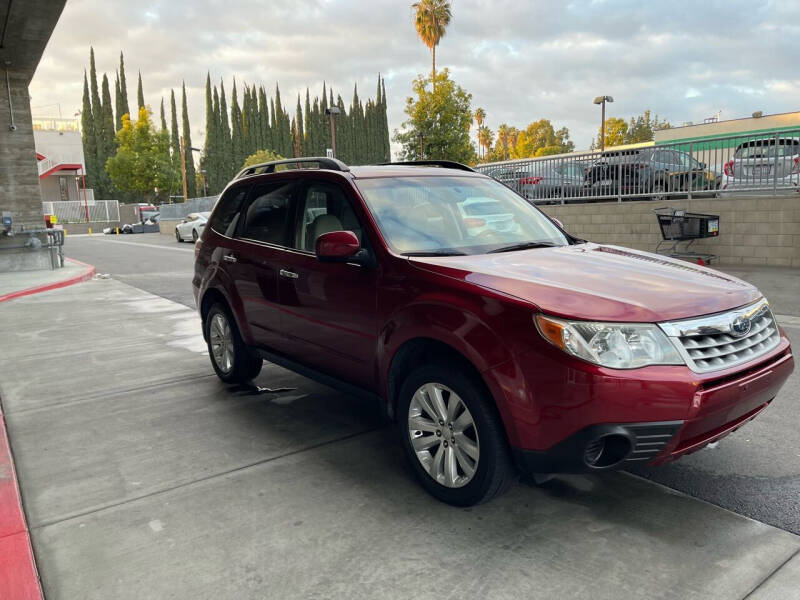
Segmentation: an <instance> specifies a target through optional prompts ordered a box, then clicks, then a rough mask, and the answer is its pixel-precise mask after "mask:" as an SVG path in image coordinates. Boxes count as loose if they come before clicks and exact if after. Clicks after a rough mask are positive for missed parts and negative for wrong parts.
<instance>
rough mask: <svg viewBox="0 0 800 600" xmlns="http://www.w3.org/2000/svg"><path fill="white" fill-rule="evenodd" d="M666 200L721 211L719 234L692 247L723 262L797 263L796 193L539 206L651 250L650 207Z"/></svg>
mask: <svg viewBox="0 0 800 600" xmlns="http://www.w3.org/2000/svg"><path fill="white" fill-rule="evenodd" d="M664 205H669V206H670V207H672V208H677V209H683V210H686V211H687V212H697V213H708V214H715V215H719V217H720V223H719V228H720V234H719V236H718V237H716V238H707V239H705V240H698V241H697V242H695V244H694V245H693V247H692V249H693V250H697V251H698V252H710V253H712V254H716V255H717V256H718V257H719V259H718V261H719V263H721V264H728V265H737V264H743V265H771V266H784V267H798V268H800V198H796V197H786V198H709V199H701V200H669V201H667V202H664V203H663V204H662V203H654V202H651V201H645V202H622V203H618V202H603V203H591V204H572V205H570V204H565V205H553V206H542V207H541V208H542V210H544V212H546V213H547V214H548V215H550V216H551V217H555V218H557V219H559V220H560V221H561V222H562V223H564V227H565V228H566V230H567V231H568V232H569V233H571V234H573V235H575V236H577V237H580V238H583V239H586V240H589V241H592V242H599V243H606V244H614V245H618V246H626V247H629V248H636V249H639V250H647V251H653V250H655V247H656V245H657V244H658V242H659V241H660V240H661V232H660V229H659V227H658V223H657V221H656V216H655V214H654V213H653V212H652V211H653V209H654V208H657V207H660V206H664Z"/></svg>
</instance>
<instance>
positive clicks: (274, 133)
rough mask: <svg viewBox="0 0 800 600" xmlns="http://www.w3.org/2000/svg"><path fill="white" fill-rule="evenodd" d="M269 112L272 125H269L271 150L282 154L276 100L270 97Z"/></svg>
mask: <svg viewBox="0 0 800 600" xmlns="http://www.w3.org/2000/svg"><path fill="white" fill-rule="evenodd" d="M269 114H270V126H269V139H270V143H271V145H270V150H272V151H273V152H275V153H277V154H280V148H279V146H280V135H279V133H278V131H279V128H278V120H277V115H276V114H275V101H274V100H273V99H272V98H270V99H269Z"/></svg>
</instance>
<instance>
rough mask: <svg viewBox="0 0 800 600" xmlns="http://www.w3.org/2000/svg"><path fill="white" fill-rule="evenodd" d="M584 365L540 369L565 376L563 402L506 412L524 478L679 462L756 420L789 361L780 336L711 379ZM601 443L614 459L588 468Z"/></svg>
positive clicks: (673, 370)
mask: <svg viewBox="0 0 800 600" xmlns="http://www.w3.org/2000/svg"><path fill="white" fill-rule="evenodd" d="M540 363H541V360H540ZM584 365H586V364H585V363H584ZM584 365H582V368H581V372H580V374H579V373H578V371H577V369H575V368H574V366H571V367H566V371H565V370H564V368H565V366H564V365H561V373H560V374H559V367H557V366H555V361H554V364H549V365H545V366H546V367H548V371H549V373H550V376H552V377H558V378H559V379H560V378H561V377H565V378H564V379H561V382H562V384H561V387H562V388H563V387H566V390H564V391H563V392H562V395H561V396H560V397H558V396H556V397H552V396H551V397H550V399H549V400H545V399H544V398H537V400H538V403H539V404H540V406H538V407H537V408H536V409H533V410H530V411H527V412H522V411H521V403H518V404H517V405H512V406H511V412H512V413H515V414H514V417H513V418H514V419H515V427H516V431H515V435H516V440H517V443H515V442H514V441H512V447H514V455H515V458H516V461H517V463H518V465H519V466H520V467H521V468H522V469H523V470H524V471H527V472H531V473H576V472H592V471H602V470H610V469H619V468H624V467H627V466H631V465H634V464H653V465H658V464H663V463H665V462H669V461H673V460H676V459H677V458H680V457H681V456H683V455H684V454H690V453H692V452H695V451H697V450H700V449H701V448H703V447H705V446H706V445H708V444H709V443H711V442H715V441H717V440H719V439H721V438H722V437H724V436H726V435H728V434H729V433H731V432H733V431H735V430H736V429H738V428H739V427H741V426H742V425H744V424H745V423H747V422H748V421H750V420H752V419H754V418H755V417H756V416H758V415H759V414H760V413H761V412H762V411H763V410H764V409H765V408H766V407H767V406H768V405H769V403H770V402H771V401H772V400H773V399H774V398H775V396H776V395H777V393H778V391H779V390H780V388H781V387H782V386H783V384H784V383H785V381H786V379H787V378H788V377H789V375H790V374H791V372H792V370H793V368H794V359H793V356H792V352H791V348H790V347H789V342H788V340H787V339H786V337H785V335H783V334H782V335H781V340H780V343H779V344H778V346H777V347H776V348H775V349H774V350H772V351H771V352H769V353H768V354H767V355H765V356H763V357H761V358H760V359H759V360H757V361H755V362H754V363H751V364H747V365H742V366H740V367H738V368H734V369H729V370H724V371H719V372H716V373H706V374H702V375H700V374H697V373H692V372H691V371H689V370H688V369H687V368H681V367H663V368H662V367H656V368H646V369H639V370H635V371H629V372H627V373H626V372H622V373H620V372H616V377H614V378H612V377H610V376H609V370H607V369H597V368H595V367H592V366H588V365H586V366H584ZM540 366H541V365H540ZM687 375H688V376H687ZM565 381H566V382H567V383H566V386H564V384H563V382H565ZM543 402H546V404H545V405H544V406H542V405H541V404H542V403H543ZM600 440H607V441H609V442H613V443H609V444H608V445H609V447H610V448H611V452H610V454H609V456H606V457H605V459H603V460H598V461H596V462H594V463H593V462H592V460H591V458H592V456H594V455H595V454H596V450H597V444H599V443H600ZM604 443H605V442H604ZM601 456H602V455H601Z"/></svg>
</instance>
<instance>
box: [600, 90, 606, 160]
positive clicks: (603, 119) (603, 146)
mask: <svg viewBox="0 0 800 600" xmlns="http://www.w3.org/2000/svg"><path fill="white" fill-rule="evenodd" d="M600 114H601V117H600V152H603V151H604V150H605V149H606V99H605V97H603V108H602V111H601V113H600Z"/></svg>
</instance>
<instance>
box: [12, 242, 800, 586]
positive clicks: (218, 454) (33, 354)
mask: <svg viewBox="0 0 800 600" xmlns="http://www.w3.org/2000/svg"><path fill="white" fill-rule="evenodd" d="M67 254H68V256H71V257H74V258H77V259H80V260H84V261H87V262H92V261H94V263H95V264H96V266H97V269H98V272H99V273H109V274H110V278H109V279H98V280H95V281H91V282H87V283H84V284H81V285H76V286H72V287H70V288H66V289H63V290H58V291H54V292H47V293H44V294H39V295H35V296H30V297H27V298H22V299H18V300H14V301H13V302H9V303H7V304H6V305H5V306H4V313H5V315H6V317H7V318H9V319H10V320H11V321H13V322H15V323H17V324H18V325H19V326H18V327H15V329H14V331H13V332H12V333H11V334H10V335H8V336H7V338H6V343H5V344H4V345H3V347H2V349H1V350H0V353H1V354H2V358H3V364H4V365H6V367H7V374H6V376H5V377H4V380H3V383H2V388H0V393H2V402H3V411H4V413H5V418H6V420H7V425H8V430H9V437H10V440H11V444H12V449H13V452H14V456H15V459H16V464H17V469H18V475H19V479H20V484H21V489H22V494H23V500H24V505H25V508H26V512H27V516H28V525H29V527H30V529H31V535H32V539H33V545H34V551H35V554H36V559H37V565H38V568H39V571H40V575H41V577H42V581H43V584H44V589H45V594H46V596H47V598H77V597H81V598H112V597H113V598H142V597H153V598H166V597H192V598H238V597H265V598H267V597H280V598H309V597H314V598H342V597H352V598H362V597H363V598H381V597H396V596H397V595H398V590H403V594H404V595H409V596H414V597H422V598H433V597H440V598H441V597H461V598H482V597H491V598H512V597H514V598H516V597H520V596H525V597H537V598H538V597H541V598H549V597H554V596H556V595H561V596H564V597H570V598H589V597H591V598H640V597H651V598H703V599H707V598H744V597H749V598H792V597H796V594H797V589H796V587H795V586H796V581H797V579H796V578H797V577H798V574H797V572H798V570H799V569H800V554H798V551H800V538H798V537H797V535H795V534H796V533H798V532H800V526H798V523H799V521H798V515H797V502H796V498H797V497H798V493H799V492H800V487H798V482H800V476H799V475H798V464H800V461H798V460H797V457H798V456H800V438H799V437H798V433H797V432H796V430H795V429H796V428H795V427H794V425H793V422H794V421H793V415H795V413H796V411H795V406H796V402H797V399H798V397H799V396H800V393H798V375H797V374H794V375H793V378H792V380H790V382H789V383H788V384H787V386H786V388H785V389H784V391H783V392H782V394H781V395H780V396H779V397H778V399H777V400H776V402H775V403H774V405H773V406H772V407H770V409H769V410H768V411H767V412H766V413H765V414H764V415H763V416H762V417H761V418H759V419H758V420H756V421H755V422H753V423H751V424H749V425H748V426H747V427H746V428H744V429H742V430H741V431H739V432H737V433H736V434H734V435H732V436H729V437H728V438H726V439H725V440H723V441H722V443H721V444H720V445H719V447H718V448H716V449H707V450H704V451H703V452H700V453H698V454H695V455H692V456H689V457H686V458H685V459H683V460H682V461H680V462H678V463H675V464H674V465H671V466H668V467H664V468H661V469H658V470H648V471H642V472H641V473H639V474H637V475H634V474H629V473H616V474H608V475H602V476H564V477H557V478H555V479H553V480H551V481H550V482H548V483H547V484H545V485H543V486H540V487H531V486H528V485H522V484H521V485H518V486H516V487H514V488H513V489H512V490H511V492H510V493H509V494H507V495H505V496H503V497H502V498H499V499H498V500H496V501H493V502H491V503H489V504H486V505H481V506H478V507H475V508H472V509H456V508H453V507H449V506H446V505H444V504H441V503H438V502H437V501H435V500H433V499H432V498H430V497H429V496H428V495H427V494H426V493H425V492H424V491H423V490H421V489H420V488H419V486H418V485H416V484H415V483H414V481H413V480H412V479H411V476H410V474H409V473H408V472H407V471H406V469H405V467H404V464H403V460H402V454H401V450H400V448H399V445H398V443H397V441H396V436H395V433H394V430H393V428H392V427H391V426H389V425H386V424H385V423H383V422H382V421H381V419H380V417H379V415H378V414H377V411H376V410H375V407H374V406H371V405H368V404H365V403H364V402H363V401H361V400H357V399H355V398H352V397H348V396H346V395H343V394H340V393H338V392H335V391H333V390H330V389H328V388H325V387H323V386H320V385H318V384H316V383H313V382H311V381H309V380H307V379H304V378H302V377H299V376H297V375H294V374H292V373H289V372H288V371H285V370H283V369H281V368H278V367H274V366H266V367H265V369H264V370H263V371H262V373H261V375H260V376H259V378H258V380H257V381H256V383H257V384H258V386H261V387H255V388H237V387H226V386H224V385H223V384H221V383H220V382H219V381H218V380H217V378H216V377H215V376H214V375H213V372H212V371H211V368H210V366H209V363H208V357H207V356H206V355H205V344H204V342H203V340H202V336H201V333H200V326H199V318H198V316H197V314H196V312H195V311H194V310H193V309H192V308H191V304H192V300H191V292H190V290H189V273H190V269H191V264H192V260H193V254H192V247H191V246H190V245H188V244H187V245H183V244H180V245H179V244H177V243H176V242H175V241H174V239H171V238H169V237H168V236H157V235H139V236H126V237H124V238H122V239H113V238H107V237H105V238H104V237H98V236H95V237H92V238H88V237H86V238H77V237H76V238H71V239H70V240H69V242H68V249H67ZM767 275H769V273H767ZM767 275H765V274H764V272H761V273H760V274H759V276H760V277H762V278H766V279H765V280H764V282H759V285H761V286H762V289H765V290H766V293H767V294H768V295H769V290H768V289H767V287H766V285H768V283H769V278H768V277H767ZM780 280H781V281H784V282H785V278H781V279H780ZM778 294H779V295H780V297H781V298H783V300H781V302H785V304H782V305H781V308H780V309H778V308H776V312H779V313H781V314H783V313H786V312H790V309H791V306H790V304H791V303H790V298H791V296H790V295H788V294H787V293H786V292H785V291H783V292H778ZM797 308H800V307H797ZM794 314H795V315H797V314H798V313H797V312H795V313H794ZM787 316H788V317H790V318H788V319H783V324H784V326H785V327H786V328H787V331H788V332H789V335H790V336H791V337H793V338H794V339H798V338H800V319H792V318H791V316H792V315H791V314H789V315H787ZM43 372H46V373H47V376H46V377H43V376H41V374H42V373H43ZM36 375H39V376H36ZM777 440H781V443H780V444H778V443H776V441H777ZM67 465H69V467H67ZM640 475H644V476H645V477H647V478H652V479H654V480H656V481H657V482H660V483H656V482H651V481H648V480H647V479H645V478H642V477H640ZM662 483H665V484H667V485H668V486H670V487H665V486H664V485H662ZM682 492H688V495H687V494H684V493H682ZM737 513H738V514H737ZM751 517H752V518H751ZM793 594H794V595H793ZM748 595H749V596H748Z"/></svg>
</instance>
